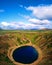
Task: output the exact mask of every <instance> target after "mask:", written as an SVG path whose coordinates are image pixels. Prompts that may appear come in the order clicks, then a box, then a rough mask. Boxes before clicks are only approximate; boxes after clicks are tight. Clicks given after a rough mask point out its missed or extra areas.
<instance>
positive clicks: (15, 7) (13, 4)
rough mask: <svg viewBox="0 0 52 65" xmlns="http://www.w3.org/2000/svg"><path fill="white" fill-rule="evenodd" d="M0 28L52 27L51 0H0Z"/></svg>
mask: <svg viewBox="0 0 52 65" xmlns="http://www.w3.org/2000/svg"><path fill="white" fill-rule="evenodd" d="M0 28H2V29H5V30H9V29H11V30H12V29H28V30H29V29H44V28H48V29H52V0H0Z"/></svg>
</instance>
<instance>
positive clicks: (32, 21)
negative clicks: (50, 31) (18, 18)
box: [0, 19, 52, 29]
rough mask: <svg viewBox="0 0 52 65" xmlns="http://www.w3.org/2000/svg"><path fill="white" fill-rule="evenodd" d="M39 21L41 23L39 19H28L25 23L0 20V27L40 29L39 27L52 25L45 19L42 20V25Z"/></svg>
mask: <svg viewBox="0 0 52 65" xmlns="http://www.w3.org/2000/svg"><path fill="white" fill-rule="evenodd" d="M45 21H46V20H45ZM35 23H36V24H35ZM40 23H41V21H40V20H35V19H29V23H25V22H1V23H0V27H1V28H2V29H41V28H50V27H52V25H51V26H50V24H49V21H46V23H45V22H44V21H43V23H44V25H41V24H40ZM45 24H46V25H45Z"/></svg>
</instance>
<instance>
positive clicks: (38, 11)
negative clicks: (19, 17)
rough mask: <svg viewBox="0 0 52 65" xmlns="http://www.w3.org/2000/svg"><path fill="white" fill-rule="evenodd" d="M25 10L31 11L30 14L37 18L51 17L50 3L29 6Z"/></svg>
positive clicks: (51, 7)
mask: <svg viewBox="0 0 52 65" xmlns="http://www.w3.org/2000/svg"><path fill="white" fill-rule="evenodd" d="M26 10H29V11H32V15H33V16H35V17H37V18H39V19H52V5H48V6H35V7H34V6H29V7H26Z"/></svg>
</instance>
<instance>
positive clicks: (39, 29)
mask: <svg viewBox="0 0 52 65" xmlns="http://www.w3.org/2000/svg"><path fill="white" fill-rule="evenodd" d="M39 30H52V29H48V28H43V29H39Z"/></svg>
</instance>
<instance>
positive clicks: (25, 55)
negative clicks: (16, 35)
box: [12, 46, 38, 64]
mask: <svg viewBox="0 0 52 65" xmlns="http://www.w3.org/2000/svg"><path fill="white" fill-rule="evenodd" d="M12 56H13V59H14V60H15V61H16V62H19V63H23V64H30V63H33V62H34V61H36V60H37V59H38V51H36V49H35V48H34V47H32V46H22V47H19V48H16V49H15V50H14V52H13V55H12Z"/></svg>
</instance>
